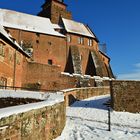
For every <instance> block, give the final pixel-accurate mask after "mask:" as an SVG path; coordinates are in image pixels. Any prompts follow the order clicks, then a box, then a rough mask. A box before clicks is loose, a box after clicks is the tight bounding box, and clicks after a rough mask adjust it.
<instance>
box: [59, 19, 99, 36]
mask: <svg viewBox="0 0 140 140" xmlns="http://www.w3.org/2000/svg"><path fill="white" fill-rule="evenodd" d="M62 22H63V24H64V28H65V30H66V31H67V32H68V33H73V34H79V35H83V36H87V37H91V38H96V37H95V35H94V34H93V33H92V31H90V29H89V28H88V27H87V26H86V25H84V24H83V23H80V22H76V21H73V20H69V19H65V18H62Z"/></svg>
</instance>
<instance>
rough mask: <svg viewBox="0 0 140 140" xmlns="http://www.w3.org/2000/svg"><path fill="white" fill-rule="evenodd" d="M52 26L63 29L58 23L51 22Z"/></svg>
mask: <svg viewBox="0 0 140 140" xmlns="http://www.w3.org/2000/svg"><path fill="white" fill-rule="evenodd" d="M53 28H54V29H63V27H61V26H60V25H58V24H53Z"/></svg>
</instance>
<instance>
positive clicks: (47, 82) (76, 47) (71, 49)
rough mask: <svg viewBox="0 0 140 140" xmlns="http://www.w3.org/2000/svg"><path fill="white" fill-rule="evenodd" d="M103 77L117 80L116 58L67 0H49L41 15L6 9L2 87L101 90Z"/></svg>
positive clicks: (0, 52)
mask: <svg viewBox="0 0 140 140" xmlns="http://www.w3.org/2000/svg"><path fill="white" fill-rule="evenodd" d="M99 77H101V78H103V77H106V78H108V79H109V78H113V77H114V76H113V73H112V70H111V67H110V58H109V57H108V56H107V55H106V54H105V53H104V52H102V51H101V50H100V49H99V40H98V38H97V37H96V35H95V34H94V32H93V31H92V30H91V29H90V27H89V26H88V25H84V24H83V23H79V22H77V21H74V20H73V19H72V13H71V12H69V11H67V5H66V4H65V3H64V1H63V0H46V1H45V3H44V4H43V5H42V11H41V12H39V13H38V16H34V15H29V14H25V13H20V12H16V11H12V10H7V9H0V85H1V86H13V87H26V88H33V89H36V90H39V89H45V90H60V89H66V88H73V87H86V86H97V83H96V82H95V79H96V78H99Z"/></svg>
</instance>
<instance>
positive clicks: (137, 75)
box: [117, 63, 140, 80]
mask: <svg viewBox="0 0 140 140" xmlns="http://www.w3.org/2000/svg"><path fill="white" fill-rule="evenodd" d="M134 66H135V69H134V70H133V71H132V72H131V73H125V74H119V75H118V76H117V79H122V80H123V79H124V80H140V63H137V64H134Z"/></svg>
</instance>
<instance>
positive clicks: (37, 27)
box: [0, 9, 65, 37]
mask: <svg viewBox="0 0 140 140" xmlns="http://www.w3.org/2000/svg"><path fill="white" fill-rule="evenodd" d="M0 24H1V25H3V26H4V27H10V28H15V29H21V30H25V31H31V32H37V33H43V34H49V35H54V36H60V37H65V36H64V35H62V34H60V33H58V32H56V31H55V30H54V28H53V24H52V23H51V21H50V19H48V18H43V17H39V16H34V15H29V14H25V13H20V12H16V11H12V10H6V9H0Z"/></svg>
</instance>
